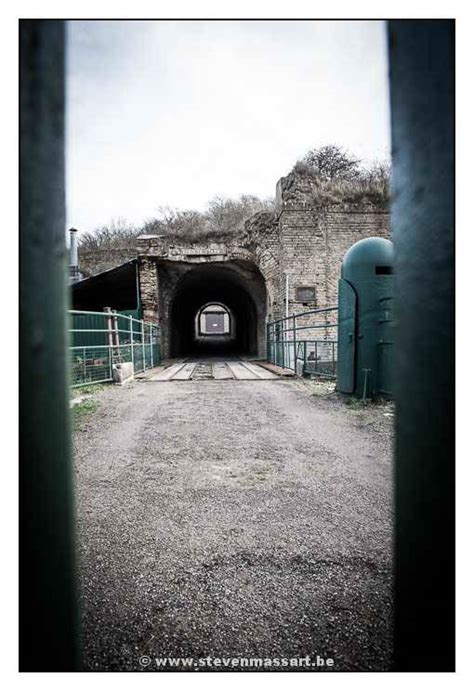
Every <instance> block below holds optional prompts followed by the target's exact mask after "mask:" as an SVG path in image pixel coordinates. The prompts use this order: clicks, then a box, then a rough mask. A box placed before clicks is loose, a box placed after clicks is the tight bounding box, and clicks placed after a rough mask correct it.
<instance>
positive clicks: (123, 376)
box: [112, 362, 134, 384]
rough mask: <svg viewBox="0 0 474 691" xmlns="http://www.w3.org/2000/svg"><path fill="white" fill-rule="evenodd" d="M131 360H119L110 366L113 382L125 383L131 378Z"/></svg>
mask: <svg viewBox="0 0 474 691" xmlns="http://www.w3.org/2000/svg"><path fill="white" fill-rule="evenodd" d="M133 374H134V372H133V362H120V363H118V364H117V365H113V366H112V377H113V380H114V383H115V384H125V383H126V382H129V381H132V379H133Z"/></svg>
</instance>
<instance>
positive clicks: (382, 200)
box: [292, 144, 391, 208]
mask: <svg viewBox="0 0 474 691" xmlns="http://www.w3.org/2000/svg"><path fill="white" fill-rule="evenodd" d="M292 173H294V174H296V175H298V176H302V177H306V178H308V179H309V180H310V181H311V185H310V187H311V192H312V197H313V201H314V202H316V203H317V204H321V205H326V204H341V203H345V204H372V205H374V206H377V207H382V208H386V207H387V205H388V203H389V200H390V173H391V170H390V164H389V163H388V162H386V161H382V162H380V161H379V162H376V163H374V164H372V165H371V166H369V167H365V166H363V165H362V162H361V161H360V159H358V158H355V156H353V155H352V154H350V153H349V152H347V151H345V150H344V149H343V148H342V147H340V146H337V145H335V144H329V145H327V146H323V147H321V148H319V149H311V150H310V151H308V153H307V154H306V155H305V156H304V157H303V158H302V159H300V160H299V161H297V163H296V164H295V166H294V167H293V170H292Z"/></svg>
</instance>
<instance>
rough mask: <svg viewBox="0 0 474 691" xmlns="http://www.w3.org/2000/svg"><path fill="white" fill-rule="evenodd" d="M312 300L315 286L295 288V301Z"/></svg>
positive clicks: (314, 298) (314, 296)
mask: <svg viewBox="0 0 474 691" xmlns="http://www.w3.org/2000/svg"><path fill="white" fill-rule="evenodd" d="M312 300H316V288H315V287H314V286H299V287H298V288H296V302H311V301H312Z"/></svg>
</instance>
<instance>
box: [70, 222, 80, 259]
mask: <svg viewBox="0 0 474 691" xmlns="http://www.w3.org/2000/svg"><path fill="white" fill-rule="evenodd" d="M77 232H78V231H77V228H69V237H70V245H69V266H70V267H71V269H72V268H74V269H76V268H77V266H78V258H77V235H76V233H77Z"/></svg>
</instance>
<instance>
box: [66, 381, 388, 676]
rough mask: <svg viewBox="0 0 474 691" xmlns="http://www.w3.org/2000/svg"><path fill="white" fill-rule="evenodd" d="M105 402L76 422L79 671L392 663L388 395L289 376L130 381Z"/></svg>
mask: <svg viewBox="0 0 474 691" xmlns="http://www.w3.org/2000/svg"><path fill="white" fill-rule="evenodd" d="M95 400H96V401H97V402H98V408H97V410H96V412H95V413H94V414H91V415H89V416H88V417H86V419H85V420H82V421H81V424H80V427H79V429H77V430H76V433H75V451H76V453H75V455H76V492H77V520H78V536H77V541H78V553H79V562H80V574H79V576H80V586H81V599H82V612H83V615H82V619H83V648H84V667H85V669H88V670H109V671H112V670H139V669H144V670H147V671H150V670H153V669H155V668H156V667H155V666H154V664H153V662H152V663H151V664H150V665H149V666H144V665H141V664H140V657H141V656H150V657H151V658H155V657H160V658H164V657H168V656H170V657H190V656H193V657H195V658H206V657H207V656H209V655H210V656H211V657H219V658H222V657H239V658H240V657H249V658H254V657H259V658H276V657H278V658H282V657H283V658H294V657H304V656H306V655H309V656H310V657H311V658H312V659H313V660H314V659H316V655H320V656H322V657H325V658H327V657H331V658H333V659H334V667H333V669H335V670H339V671H341V670H346V671H347V670H386V669H389V668H390V664H391V617H392V575H391V536H392V518H393V515H392V494H391V493H392V487H391V485H392V480H391V421H392V420H391V416H392V415H393V411H392V412H390V411H391V408H390V406H370V407H369V408H360V407H355V408H354V409H352V407H351V406H348V405H346V403H344V402H343V401H341V400H340V399H339V398H338V397H337V395H335V394H331V393H330V387H329V388H328V387H326V388H325V387H323V388H322V389H321V387H319V388H318V387H317V386H315V385H312V384H311V383H309V384H306V383H303V382H295V381H280V380H279V381H268V382H266V381H249V382H245V381H230V382H225V381H224V382H219V381H204V382H199V381H195V382H192V381H190V382H135V383H133V384H132V385H130V386H128V387H124V388H119V387H106V388H104V389H103V390H102V391H100V392H99V393H98V394H96V396H95ZM387 411H388V412H387ZM198 669H200V668H198ZM273 669H274V668H273ZM311 669H312V668H311Z"/></svg>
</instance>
